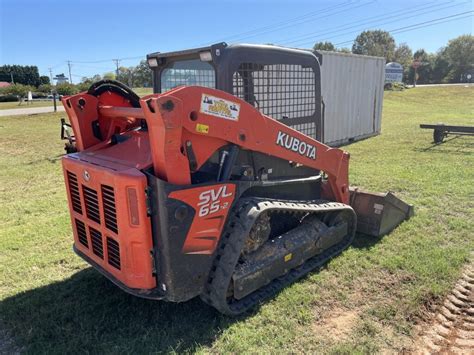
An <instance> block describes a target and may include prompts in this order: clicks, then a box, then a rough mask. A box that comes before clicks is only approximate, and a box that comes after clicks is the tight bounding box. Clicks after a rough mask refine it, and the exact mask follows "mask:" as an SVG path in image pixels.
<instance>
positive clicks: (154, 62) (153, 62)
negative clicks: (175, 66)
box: [148, 58, 158, 68]
mask: <svg viewBox="0 0 474 355" xmlns="http://www.w3.org/2000/svg"><path fill="white" fill-rule="evenodd" d="M148 66H149V67H150V68H155V67H157V66H158V59H157V58H148Z"/></svg>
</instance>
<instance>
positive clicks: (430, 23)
mask: <svg viewBox="0 0 474 355" xmlns="http://www.w3.org/2000/svg"><path fill="white" fill-rule="evenodd" d="M473 12H474V11H466V12H461V13H458V14H454V15H451V16H445V17H440V18H437V19H432V20H429V21H424V22H420V23H415V24H412V25H409V26H405V27H400V28H395V29H392V30H388V32H390V33H392V34H397V33H402V32H408V31H413V30H417V29H420V28H424V27H430V26H434V25H438V24H440V23H445V22H450V21H455V20H461V19H465V18H469V17H472V16H473V15H472V13H473ZM466 14H471V15H467V16H462V17H459V16H461V15H466ZM445 19H448V20H446V21H442V20H445ZM433 22H436V23H433ZM352 42H354V40H349V41H344V42H339V43H335V44H334V45H335V46H339V45H342V44H348V43H352Z"/></svg>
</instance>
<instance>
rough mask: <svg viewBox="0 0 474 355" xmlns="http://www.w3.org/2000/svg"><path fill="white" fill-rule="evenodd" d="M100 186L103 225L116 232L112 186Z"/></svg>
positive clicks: (115, 213)
mask: <svg viewBox="0 0 474 355" xmlns="http://www.w3.org/2000/svg"><path fill="white" fill-rule="evenodd" d="M101 188H102V205H103V208H104V219H105V226H106V227H107V228H108V229H110V230H111V231H112V232H114V233H118V227H117V212H116V209H115V193H114V188H113V187H110V186H107V185H101Z"/></svg>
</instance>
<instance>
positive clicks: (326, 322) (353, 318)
mask: <svg viewBox="0 0 474 355" xmlns="http://www.w3.org/2000/svg"><path fill="white" fill-rule="evenodd" d="M358 319H359V313H358V312H357V311H354V310H345V309H337V310H333V311H332V312H331V315H328V316H327V317H324V318H322V319H321V320H320V321H318V322H315V323H314V324H313V331H314V332H315V333H318V334H320V335H321V334H324V335H325V336H327V337H328V338H330V339H334V340H339V341H340V340H341V339H344V338H345V337H347V336H348V335H349V334H350V333H351V330H352V329H353V328H354V325H355V324H356V323H357V320H358Z"/></svg>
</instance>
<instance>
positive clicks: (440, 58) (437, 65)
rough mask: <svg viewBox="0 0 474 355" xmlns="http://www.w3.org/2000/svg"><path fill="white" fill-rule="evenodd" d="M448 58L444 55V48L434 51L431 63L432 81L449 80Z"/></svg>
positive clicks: (445, 81)
mask: <svg viewBox="0 0 474 355" xmlns="http://www.w3.org/2000/svg"><path fill="white" fill-rule="evenodd" d="M449 71H450V66H449V59H448V57H447V55H446V48H445V47H443V48H440V49H439V50H438V52H437V53H436V57H435V60H434V63H433V72H432V74H431V75H432V80H433V83H447V82H449V81H450V77H449Z"/></svg>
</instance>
